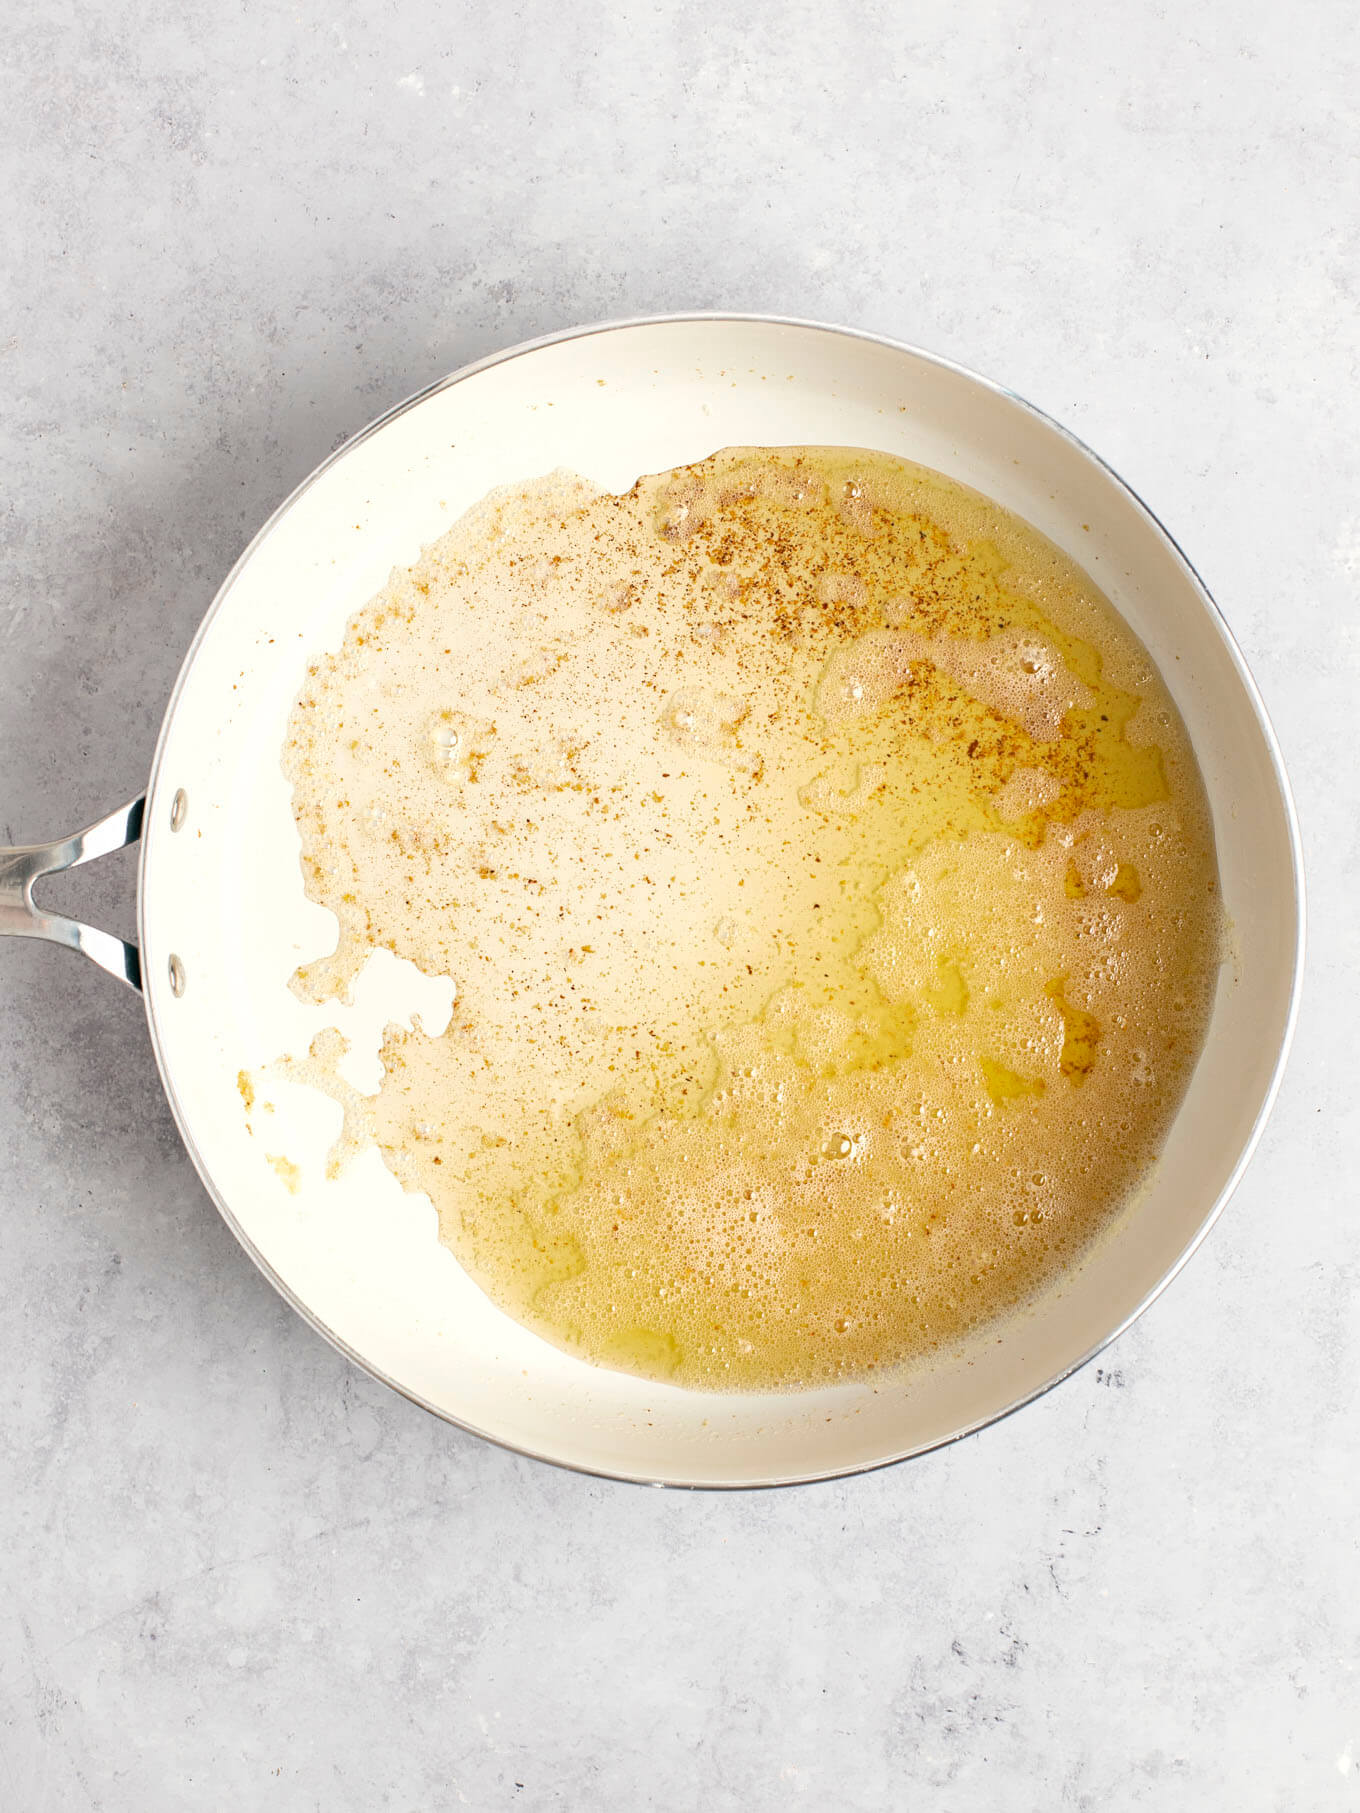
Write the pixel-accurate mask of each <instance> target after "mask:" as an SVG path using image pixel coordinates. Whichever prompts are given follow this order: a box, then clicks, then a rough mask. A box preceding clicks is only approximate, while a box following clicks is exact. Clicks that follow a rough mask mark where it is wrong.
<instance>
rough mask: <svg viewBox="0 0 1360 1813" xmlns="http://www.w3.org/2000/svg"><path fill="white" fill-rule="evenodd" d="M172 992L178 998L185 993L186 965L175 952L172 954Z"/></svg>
mask: <svg viewBox="0 0 1360 1813" xmlns="http://www.w3.org/2000/svg"><path fill="white" fill-rule="evenodd" d="M170 993H171V994H172V995H174V996H175V997H176V999H178V997H179V996H180V995H182V994H183V993H184V965H183V964H182V963H181V962H180V960H179V958H178V957H176V956H175V955H174V953H173V952H172V953H171V956H170Z"/></svg>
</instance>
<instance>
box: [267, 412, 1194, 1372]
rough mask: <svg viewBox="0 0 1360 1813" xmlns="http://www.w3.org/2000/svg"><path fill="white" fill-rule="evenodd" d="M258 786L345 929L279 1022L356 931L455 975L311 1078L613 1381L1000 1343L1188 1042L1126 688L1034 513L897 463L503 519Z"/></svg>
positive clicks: (535, 1318) (463, 1245)
mask: <svg viewBox="0 0 1360 1813" xmlns="http://www.w3.org/2000/svg"><path fill="white" fill-rule="evenodd" d="M284 765H285V770H286V772H287V774H288V776H289V778H290V780H291V781H292V785H293V803H294V812H295V816H296V819H297V823H298V828H299V831H300V834H301V839H302V860H303V871H304V877H305V881H306V886H307V891H308V894H309V896H310V897H311V898H312V899H314V900H316V901H318V902H320V903H321V904H322V905H324V906H326V907H329V908H330V909H331V911H332V912H334V914H335V915H336V917H337V919H338V920H339V923H340V938H339V944H338V947H337V950H336V952H335V953H334V954H333V955H332V956H330V957H324V958H321V959H319V960H318V961H317V962H315V963H312V964H310V965H308V966H306V967H305V968H304V969H303V970H301V971H299V973H298V976H297V978H296V979H295V984H294V985H295V987H296V988H297V989H298V991H299V992H300V993H301V994H303V995H304V996H306V997H308V998H311V999H314V1000H318V1001H324V1000H325V999H328V998H330V997H332V996H335V995H341V996H343V995H345V994H346V992H347V990H348V987H349V984H350V982H351V980H352V978H353V976H354V974H355V973H356V972H357V970H358V968H359V967H360V966H361V965H362V963H363V962H364V961H365V960H366V958H367V956H368V954H369V952H370V951H371V950H372V949H374V948H386V949H389V950H392V951H394V952H396V953H397V954H398V955H399V956H404V957H409V958H410V959H411V960H412V961H413V962H415V963H416V964H417V965H418V966H419V967H420V968H422V969H423V970H425V971H427V972H428V973H430V974H432V975H445V976H450V977H452V978H453V980H454V982H455V985H456V990H457V994H456V999H455V1003H454V1010H453V1014H452V1018H451V1020H450V1023H449V1026H448V1028H447V1029H446V1030H445V1031H443V1032H442V1033H440V1034H439V1035H437V1036H433V1035H430V1034H427V1033H426V1032H425V1031H424V1030H423V1029H421V1028H420V1027H419V1026H417V1027H416V1028H415V1029H414V1030H406V1029H402V1028H392V1029H389V1032H388V1035H387V1038H386V1041H385V1044H384V1048H383V1067H384V1077H383V1082H382V1085H381V1086H380V1088H379V1090H378V1092H377V1093H376V1095H374V1096H371V1097H358V1096H356V1095H355V1094H354V1092H353V1091H340V1092H341V1093H344V1094H345V1096H346V1125H347V1136H346V1138H347V1141H348V1142H349V1143H350V1144H351V1145H352V1144H353V1143H354V1142H355V1141H356V1140H363V1139H371V1140H372V1141H374V1142H375V1143H376V1144H377V1146H378V1148H379V1150H380V1151H381V1152H382V1154H383V1157H384V1159H385V1161H386V1162H387V1164H388V1165H389V1166H390V1167H391V1169H392V1170H393V1171H394V1173H395V1174H396V1175H397V1176H398V1177H399V1178H400V1179H401V1181H402V1182H403V1184H405V1185H406V1187H407V1188H409V1189H412V1190H422V1191H425V1192H427V1193H428V1195H429V1197H430V1200H431V1201H432V1203H433V1204H434V1206H435V1208H436V1210H437V1212H438V1216H439V1227H440V1235H441V1238H442V1239H443V1240H444V1241H445V1242H446V1243H447V1244H448V1245H449V1246H450V1247H451V1248H452V1250H453V1251H454V1253H455V1254H456V1255H457V1257H458V1258H459V1260H460V1261H461V1262H462V1264H463V1265H464V1266H465V1267H466V1269H467V1270H468V1271H469V1272H470V1274H471V1275H472V1276H473V1277H474V1278H475V1279H476V1280H477V1281H478V1283H479V1284H480V1285H481V1286H482V1288H483V1289H485V1290H486V1291H487V1293H488V1294H489V1295H490V1296H491V1297H492V1298H493V1299H494V1300H495V1301H496V1302H498V1303H499V1304H501V1305H502V1306H503V1307H504V1308H505V1309H506V1310H508V1311H509V1312H510V1313H511V1314H512V1315H514V1316H517V1317H518V1318H520V1319H521V1320H522V1321H524V1322H526V1323H528V1324H529V1325H530V1326H531V1327H532V1328H534V1329H536V1330H537V1331H538V1332H540V1333H541V1334H542V1335H544V1336H545V1337H546V1338H547V1339H549V1340H551V1341H554V1342H556V1343H558V1344H559V1345H561V1346H563V1347H565V1348H567V1349H569V1350H570V1351H572V1352H574V1353H578V1354H580V1355H581V1356H583V1357H585V1358H587V1359H590V1360H593V1361H596V1362H598V1363H600V1364H603V1365H608V1366H615V1367H622V1368H625V1369H627V1370H630V1371H635V1372H639V1373H642V1374H644V1375H647V1376H650V1377H655V1378H664V1379H667V1380H670V1381H672V1382H675V1383H679V1384H685V1385H690V1386H700V1387H710V1388H719V1389H743V1388H767V1389H769V1388H776V1389H788V1388H794V1387H798V1386H805V1385H809V1384H815V1383H819V1382H825V1381H828V1380H832V1379H836V1378H842V1377H847V1376H853V1375H860V1374H864V1373H866V1372H870V1371H873V1370H874V1369H878V1368H883V1367H886V1366H891V1365H894V1364H897V1363H900V1362H903V1361H905V1360H908V1359H910V1358H913V1357H916V1356H920V1355H922V1354H927V1353H929V1352H931V1351H934V1350H935V1349H937V1348H939V1347H940V1346H941V1345H943V1344H946V1343H952V1342H954V1341H956V1340H958V1339H959V1338H960V1337H962V1336H964V1335H966V1334H968V1333H969V1332H970V1331H972V1330H976V1329H978V1328H979V1327H981V1326H983V1325H985V1324H987V1323H989V1322H991V1321H993V1320H995V1318H997V1317H998V1316H1001V1315H1004V1314H1006V1313H1008V1312H1010V1311H1012V1310H1013V1309H1014V1308H1015V1307H1016V1306H1017V1305H1020V1304H1022V1303H1024V1302H1026V1301H1027V1300H1029V1299H1031V1298H1032V1297H1033V1296H1034V1295H1035V1294H1036V1293H1037V1292H1038V1291H1040V1290H1041V1289H1042V1288H1043V1287H1044V1286H1045V1285H1046V1284H1048V1283H1049V1282H1051V1280H1052V1279H1053V1277H1054V1276H1055V1274H1056V1273H1057V1272H1058V1271H1059V1270H1060V1269H1061V1268H1062V1267H1063V1266H1064V1265H1065V1264H1068V1263H1070V1262H1071V1261H1072V1260H1073V1259H1074V1258H1075V1257H1076V1256H1077V1255H1078V1254H1079V1253H1080V1252H1081V1250H1082V1249H1083V1248H1084V1247H1085V1246H1086V1245H1087V1244H1088V1243H1089V1242H1090V1240H1091V1239H1092V1238H1093V1237H1094V1236H1095V1235H1097V1234H1098V1233H1099V1232H1100V1231H1101V1230H1102V1229H1103V1228H1104V1227H1106V1226H1107V1225H1108V1224H1109V1222H1110V1219H1111V1217H1112V1216H1113V1214H1114V1213H1115V1212H1116V1211H1117V1210H1118V1208H1119V1207H1120V1206H1121V1205H1122V1204H1123V1203H1124V1202H1125V1201H1126V1200H1127V1198H1128V1196H1129V1193H1130V1191H1131V1190H1132V1189H1133V1188H1134V1187H1135V1186H1136V1185H1137V1184H1138V1182H1139V1181H1140V1180H1141V1179H1142V1178H1143V1177H1144V1176H1145V1174H1146V1172H1147V1169H1148V1167H1149V1165H1150V1164H1151V1162H1152V1161H1153V1159H1154V1158H1155V1156H1156V1153H1157V1150H1158V1146H1159V1143H1160V1141H1161V1140H1162V1138H1163V1136H1164V1134H1165V1132H1166V1129H1167V1127H1168V1125H1169V1123H1170V1120H1171V1118H1172V1116H1173V1114H1174V1112H1175V1109H1176V1106H1177V1104H1178V1102H1179V1100H1180V1098H1181V1095H1182V1094H1183V1092H1184V1088H1185V1085H1186V1082H1187V1080H1188V1077H1189V1074H1190V1071H1191V1069H1192V1067H1193V1064H1194V1061H1195V1059H1196V1057H1197V1055H1198V1052H1199V1048H1200V1045H1201V1043H1202V1039H1203V1034H1204V1029H1205V1025H1206V1022H1207V1017H1208V1011H1209V1007H1210V1004H1211V1000H1212V995H1213V989H1214V985H1215V981H1216V973H1217V964H1218V959H1219V944H1220V912H1219V907H1218V900H1217V875H1216V869H1215V861H1214V852H1213V842H1212V835H1211V828H1210V822H1209V816H1208V812H1207V808H1206V804H1205V800H1204V796H1203V790H1202V786H1201V783H1200V779H1199V775H1198V771H1197V769H1196V766H1195V762H1194V758H1193V755H1192V753H1191V750H1190V747H1189V744H1188V741H1187V738H1186V734H1185V730H1184V727H1183V725H1182V724H1181V721H1180V719H1179V717H1178V715H1177V713H1176V711H1175V708H1174V706H1173V705H1172V703H1171V700H1170V698H1169V696H1168V694H1167V692H1166V689H1165V687H1164V686H1163V684H1162V682H1161V679H1160V677H1159V676H1158V675H1157V673H1156V671H1155V669H1154V668H1153V666H1152V663H1151V662H1150V660H1149V659H1148V656H1147V654H1146V652H1145V651H1144V650H1143V649H1142V647H1141V646H1140V645H1139V643H1138V642H1137V641H1136V640H1135V638H1134V637H1133V636H1132V634H1131V633H1130V631H1129V630H1128V628H1127V626H1126V625H1125V624H1124V623H1123V622H1122V620H1121V619H1120V618H1119V617H1118V616H1117V614H1116V613H1115V612H1114V610H1113V609H1112V608H1111V606H1110V605H1109V604H1108V602H1107V601H1106V600H1105V599H1104V598H1103V597H1102V596H1101V594H1100V593H1099V592H1098V591H1097V590H1096V588H1095V587H1094V586H1093V584H1092V583H1091V581H1090V579H1089V578H1088V577H1087V576H1086V575H1085V574H1084V573H1083V572H1082V571H1081V570H1080V569H1079V568H1077V567H1076V566H1075V565H1073V564H1072V563H1071V562H1070V561H1068V560H1067V559H1066V558H1065V557H1064V556H1062V555H1061V554H1060V553H1059V552H1058V551H1057V550H1056V549H1055V548H1053V547H1052V546H1051V545H1050V544H1049V543H1048V542H1046V541H1045V540H1043V538H1041V537H1040V536H1039V535H1038V534H1037V533H1036V532H1035V531H1033V530H1032V529H1031V528H1029V527H1028V526H1027V525H1026V524H1025V523H1023V522H1021V521H1020V520H1019V519H1017V518H1016V517H1014V516H1013V515H1011V514H1009V513H1008V512H1006V511H1003V510H1001V509H1000V508H998V507H997V506H996V505H994V504H992V503H990V502H988V501H987V500H986V499H984V498H981V497H979V496H977V495H976V494H975V493H972V492H969V491H967V490H964V489H963V488H961V487H959V486H956V485H954V484H952V483H950V482H949V481H947V480H945V479H943V478H942V477H940V476H939V475H938V474H935V473H931V472H928V471H926V470H924V469H922V468H919V467H914V466H909V465H906V464H904V463H903V462H901V461H898V460H895V459H892V458H889V457H888V456H886V455H882V454H876V453H867V452H861V451H857V450H847V449H811V448H793V449H784V450H774V451H771V450H736V451H729V452H725V453H721V454H717V455H715V456H714V457H713V458H712V459H710V460H707V461H705V462H703V463H702V464H701V465H698V466H695V467H691V468H686V469H683V470H681V471H677V472H672V473H666V474H661V475H659V476H656V477H651V478H647V479H643V480H640V481H639V483H638V484H637V485H636V486H635V487H634V488H633V490H632V491H630V492H629V493H627V494H626V495H624V496H612V495H608V494H601V493H598V492H595V491H593V490H591V489H590V488H589V487H587V486H585V485H583V484H582V483H581V482H580V481H578V480H574V479H571V478H569V477H563V476H560V475H559V476H556V477H554V478H552V479H548V480H544V481H540V482H537V483H535V484H531V485H527V486H525V487H522V488H519V489H515V490H512V491H509V492H505V493H500V494H497V495H495V496H493V497H492V498H490V499H488V500H486V502H485V503H484V504H482V505H480V506H478V508H477V509H476V510H474V511H473V512H471V513H470V514H469V515H468V516H467V517H465V518H464V519H463V520H462V522H460V523H459V524H457V525H455V527H454V528H453V529H452V530H451V531H450V532H449V534H448V535H446V536H445V537H444V538H443V539H442V540H441V541H439V542H437V543H435V544H434V545H433V546H432V547H431V548H429V549H427V550H426V552H425V554H424V556H423V557H422V559H421V561H420V562H419V563H418V564H417V565H416V566H415V567H414V568H412V569H411V570H410V571H409V572H406V573H399V574H396V575H394V577H393V579H392V581H391V583H390V585H389V586H388V588H387V589H386V591H384V592H383V593H382V594H381V595H380V596H379V597H378V598H376V599H374V600H373V602H372V603H371V604H370V605H368V606H367V607H366V608H365V609H364V610H363V611H361V612H359V613H358V614H357V615H356V616H355V617H354V618H353V619H352V620H351V622H350V624H349V625H348V627H347V630H346V634H345V638H344V642H343V645H342V646H341V648H340V649H339V650H338V651H337V652H336V653H335V654H334V655H331V656H327V657H326V658H324V659H323V660H321V661H319V662H318V663H317V664H316V666H315V667H314V668H313V670H312V672H311V675H310V677H309V680H308V684H307V686H306V687H305V688H304V691H303V693H302V695H301V696H300V698H299V699H298V701H297V704H296V706H295V707H294V711H293V715H292V719H291V723H290V735H289V741H288V745H287V748H286V750H285V753H284ZM332 1044H334V1040H332ZM327 1049H328V1050H329V1049H330V1047H327ZM322 1055H324V1053H322V1052H319V1053H318V1060H319V1058H320V1056H322ZM332 1056H333V1052H332ZM318 1060H314V1061H313V1064H312V1066H311V1070H310V1071H309V1072H308V1074H309V1075H310V1076H311V1077H312V1079H313V1080H319V1081H321V1082H322V1083H323V1085H325V1081H326V1076H327V1074H332V1075H333V1070H332V1071H331V1072H329V1073H328V1072H327V1070H326V1066H325V1065H324V1064H322V1063H320V1062H319V1061H318ZM334 1086H335V1087H336V1088H337V1090H339V1085H334Z"/></svg>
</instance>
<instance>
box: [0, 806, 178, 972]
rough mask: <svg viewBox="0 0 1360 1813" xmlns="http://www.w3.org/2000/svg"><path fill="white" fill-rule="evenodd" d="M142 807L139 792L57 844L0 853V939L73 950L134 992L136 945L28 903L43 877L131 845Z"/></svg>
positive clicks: (138, 969) (138, 965) (138, 966)
mask: <svg viewBox="0 0 1360 1813" xmlns="http://www.w3.org/2000/svg"><path fill="white" fill-rule="evenodd" d="M145 804H146V795H145V794H142V795H141V796H140V797H139V798H138V799H135V800H133V801H131V803H130V804H128V805H126V806H120V807H119V808H118V810H117V811H116V812H111V813H110V814H109V816H108V817H107V818H101V819H100V821H99V823H98V824H97V825H91V826H90V827H89V829H88V830H86V831H77V832H76V833H75V835H74V836H73V837H63V838H62V839H61V840H60V841H59V842H58V843H54V844H25V845H20V846H17V847H16V848H14V849H12V850H6V849H0V938H2V937H7V936H8V937H11V938H46V939H49V940H50V941H51V943H53V944H65V945H67V946H69V947H70V949H71V950H73V951H84V953H85V955H86V956H87V957H90V958H93V960H94V961H95V962H96V963H97V964H98V965H99V967H100V969H106V970H107V971H108V972H109V974H110V975H111V976H117V978H118V980H119V981H120V982H126V983H127V985H128V987H129V988H135V989H136V990H137V991H138V993H139V994H140V993H141V987H142V958H141V953H140V952H139V951H138V949H137V946H136V945H135V944H129V943H128V942H127V940H126V939H125V938H115V937H114V936H113V934H112V933H111V932H101V931H99V930H97V929H96V927H94V926H92V925H81V924H80V922H79V921H78V920H76V919H66V918H63V917H62V915H61V914H60V913H45V912H43V910H42V908H41V907H40V906H37V905H35V904H34V900H33V884H34V882H35V881H38V880H40V879H41V878H42V877H43V876H44V875H56V874H57V873H59V872H60V871H61V870H62V869H74V868H75V867H76V865H77V864H78V863H82V862H93V860H94V859H95V857H96V856H107V855H108V854H109V853H110V851H112V850H121V849H122V848H123V846H124V844H135V843H136V842H137V839H138V838H139V837H140V836H141V835H142V808H143V806H144V805H145Z"/></svg>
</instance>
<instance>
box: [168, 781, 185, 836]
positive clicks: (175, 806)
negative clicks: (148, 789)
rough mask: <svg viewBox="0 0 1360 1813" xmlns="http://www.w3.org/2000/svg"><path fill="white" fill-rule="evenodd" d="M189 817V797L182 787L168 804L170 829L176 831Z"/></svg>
mask: <svg viewBox="0 0 1360 1813" xmlns="http://www.w3.org/2000/svg"><path fill="white" fill-rule="evenodd" d="M188 816H189V795H188V794H187V793H186V792H185V791H184V789H183V787H181V788H180V790H179V792H178V793H176V795H175V797H174V798H173V799H172V800H171V802H170V829H171V830H172V831H178V830H179V829H180V828H181V826H182V825H183V823H184V821H185V819H186V818H188Z"/></svg>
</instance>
